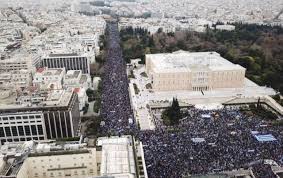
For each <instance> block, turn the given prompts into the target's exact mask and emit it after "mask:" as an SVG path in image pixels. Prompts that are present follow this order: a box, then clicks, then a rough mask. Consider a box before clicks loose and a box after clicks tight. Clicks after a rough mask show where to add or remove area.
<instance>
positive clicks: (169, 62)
mask: <svg viewBox="0 0 283 178" xmlns="http://www.w3.org/2000/svg"><path fill="white" fill-rule="evenodd" d="M245 71H246V69H245V68H243V67H241V66H240V65H235V64H233V63H231V62H229V61H227V60H226V59H224V58H222V57H221V56H220V55H219V54H218V53H216V52H198V53H190V52H186V51H178V52H175V53H171V54H170V53H166V54H149V55H146V72H147V74H148V76H149V77H150V79H151V82H152V83H151V84H152V88H153V90H154V91H174V90H190V91H207V90H214V89H219V88H241V87H243V86H244V80H245Z"/></svg>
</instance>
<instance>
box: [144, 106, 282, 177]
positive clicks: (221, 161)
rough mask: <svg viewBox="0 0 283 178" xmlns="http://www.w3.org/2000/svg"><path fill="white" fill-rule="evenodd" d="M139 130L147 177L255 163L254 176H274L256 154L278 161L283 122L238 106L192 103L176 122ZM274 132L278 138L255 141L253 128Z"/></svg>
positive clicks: (216, 170)
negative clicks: (250, 113) (213, 107)
mask: <svg viewBox="0 0 283 178" xmlns="http://www.w3.org/2000/svg"><path fill="white" fill-rule="evenodd" d="M155 118H156V119H157V121H156V123H159V124H157V125H158V127H157V128H156V130H155V131H143V132H141V133H140V139H141V141H142V143H143V144H144V153H145V158H146V165H147V170H148V174H149V177H160V178H161V177H170V178H171V177H172V178H175V177H176V178H178V177H182V175H185V174H188V173H189V174H206V173H212V172H219V171H228V170H235V169H240V168H246V169H248V168H253V170H254V171H255V172H259V174H257V175H259V176H257V177H258V178H273V177H272V176H271V175H272V174H271V173H270V171H269V169H267V168H268V167H266V166H257V165H258V164H257V163H256V161H258V160H265V159H267V160H274V161H275V162H276V163H278V164H282V163H281V162H280V160H282V157H283V145H282V141H283V135H282V131H283V130H282V127H275V126H271V125H270V124H268V123H267V122H265V121H264V120H262V119H260V118H258V117H256V116H247V115H245V114H243V113H242V112H240V111H237V110H228V109H222V110H217V111H204V110H198V109H195V108H190V109H188V111H187V114H186V117H184V119H183V120H181V121H180V123H179V124H178V125H176V126H170V127H166V126H162V124H161V123H162V122H161V121H160V118H158V117H155ZM255 132H256V133H257V134H259V135H260V134H262V135H264V134H272V135H273V136H274V137H275V138H276V139H277V140H276V141H264V142H260V141H258V140H257V139H256V138H255V136H254V135H253V133H255Z"/></svg>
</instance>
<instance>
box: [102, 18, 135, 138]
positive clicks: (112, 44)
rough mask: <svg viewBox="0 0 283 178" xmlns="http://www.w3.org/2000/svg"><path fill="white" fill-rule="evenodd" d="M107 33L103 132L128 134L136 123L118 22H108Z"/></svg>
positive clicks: (103, 81) (103, 92) (103, 82)
mask: <svg viewBox="0 0 283 178" xmlns="http://www.w3.org/2000/svg"><path fill="white" fill-rule="evenodd" d="M107 33H108V43H107V48H108V53H107V56H106V57H107V58H106V63H105V66H104V71H105V72H104V74H103V77H102V103H101V104H102V106H101V116H102V118H103V121H104V123H103V125H102V132H103V133H104V134H113V135H120V134H128V133H130V132H131V130H133V129H135V123H134V119H133V112H132V109H131V105H130V100H129V93H128V78H127V74H126V65H125V62H124V60H123V57H122V50H121V47H120V37H119V31H118V28H117V24H114V23H108V26H107Z"/></svg>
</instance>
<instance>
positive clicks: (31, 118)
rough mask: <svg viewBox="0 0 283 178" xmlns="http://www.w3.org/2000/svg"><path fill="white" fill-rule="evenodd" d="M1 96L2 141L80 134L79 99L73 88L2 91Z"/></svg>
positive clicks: (0, 124)
mask: <svg viewBox="0 0 283 178" xmlns="http://www.w3.org/2000/svg"><path fill="white" fill-rule="evenodd" d="M31 90H34V88H32V89H31ZM0 97H1V100H0V139H1V143H4V142H17V141H28V140H45V139H58V138H65V137H74V136H77V135H78V130H79V122H80V115H79V114H80V113H79V102H78V96H77V94H76V93H74V92H72V91H67V90H51V91H49V90H46V91H23V92H19V91H14V90H2V91H1V95H0Z"/></svg>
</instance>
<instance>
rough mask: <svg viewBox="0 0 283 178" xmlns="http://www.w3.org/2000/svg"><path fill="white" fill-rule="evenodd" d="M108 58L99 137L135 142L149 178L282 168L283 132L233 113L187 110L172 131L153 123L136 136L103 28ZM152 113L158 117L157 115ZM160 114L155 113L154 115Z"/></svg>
mask: <svg viewBox="0 0 283 178" xmlns="http://www.w3.org/2000/svg"><path fill="white" fill-rule="evenodd" d="M107 29H108V30H107V32H108V45H107V47H108V54H107V59H106V64H105V66H104V71H105V72H104V75H103V78H102V108H101V116H102V118H103V121H104V123H103V124H102V125H101V129H102V130H101V132H102V133H104V134H114V135H123V134H131V133H133V134H134V135H136V136H138V137H139V139H140V140H141V141H142V142H143V144H144V153H145V159H146V166H147V171H148V176H149V177H150V178H180V177H182V175H185V174H188V173H189V174H206V173H211V172H219V171H223V170H234V169H240V168H252V170H253V171H254V172H255V175H256V177H258V178H273V177H274V176H275V175H274V174H273V173H272V171H271V168H270V166H268V165H265V164H263V163H262V160H265V159H270V160H274V161H275V162H277V163H278V164H282V160H283V159H282V158H283V146H282V141H283V134H282V132H283V129H282V127H279V126H278V127H275V126H271V125H270V124H268V123H267V122H265V121H264V120H262V119H260V118H258V117H256V116H247V115H245V114H243V113H241V112H240V111H237V110H227V109H222V110H217V111H203V110H198V109H194V108H190V109H188V110H187V111H186V114H185V115H184V118H183V119H182V120H181V121H180V123H179V124H178V125H175V126H171V127H167V126H164V125H163V124H162V120H161V119H160V118H158V117H154V118H155V124H156V130H155V131H138V130H137V129H136V126H135V125H136V124H135V120H134V118H133V111H132V109H131V105H130V100H129V93H128V79H127V74H126V65H125V62H124V60H123V57H122V52H121V47H120V39H119V32H118V28H117V24H111V23H110V24H108V27H107ZM157 113H158V112H157ZM159 113H160V112H159ZM255 131H256V132H257V133H258V134H272V135H273V136H274V137H275V138H276V139H277V140H276V141H269V142H260V141H258V140H256V138H255V136H254V135H253V134H252V133H253V132H255Z"/></svg>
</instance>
